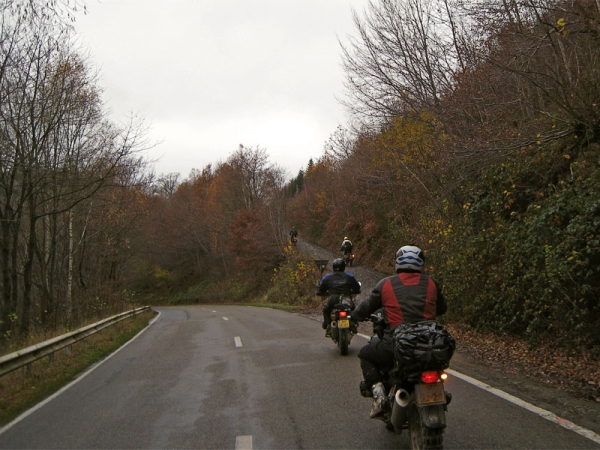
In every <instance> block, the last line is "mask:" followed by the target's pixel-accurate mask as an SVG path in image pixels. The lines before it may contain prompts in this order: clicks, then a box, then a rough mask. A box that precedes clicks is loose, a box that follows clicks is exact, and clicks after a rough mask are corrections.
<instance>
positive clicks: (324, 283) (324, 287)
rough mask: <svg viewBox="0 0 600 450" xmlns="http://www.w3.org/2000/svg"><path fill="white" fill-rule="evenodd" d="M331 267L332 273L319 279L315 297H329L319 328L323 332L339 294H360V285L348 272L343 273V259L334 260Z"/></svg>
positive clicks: (329, 320) (344, 267) (328, 322)
mask: <svg viewBox="0 0 600 450" xmlns="http://www.w3.org/2000/svg"><path fill="white" fill-rule="evenodd" d="M332 267H333V272H331V273H328V274H327V275H325V276H324V277H323V278H321V281H320V282H319V289H318V290H317V295H319V296H321V297H324V296H327V295H329V299H328V300H327V302H325V304H324V305H323V323H322V324H321V326H322V327H323V329H324V330H327V328H328V326H329V324H330V323H331V310H332V309H333V307H334V306H335V305H336V303H338V302H339V300H340V294H342V295H348V296H350V295H354V294H360V283H359V282H358V280H357V279H356V278H355V277H354V275H352V274H351V273H350V272H345V269H346V263H345V262H344V260H343V259H341V258H337V259H335V260H334V261H333V264H332ZM326 336H327V334H326Z"/></svg>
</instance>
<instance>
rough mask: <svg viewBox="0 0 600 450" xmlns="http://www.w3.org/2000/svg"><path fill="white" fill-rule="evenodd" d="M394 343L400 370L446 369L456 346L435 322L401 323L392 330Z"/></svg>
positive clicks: (446, 332) (445, 331) (448, 334)
mask: <svg viewBox="0 0 600 450" xmlns="http://www.w3.org/2000/svg"><path fill="white" fill-rule="evenodd" d="M393 342H394V356H395V358H396V359H397V360H398V362H399V363H400V364H399V366H400V369H401V370H402V371H403V372H407V371H423V370H443V369H447V368H448V366H449V365H450V359H451V358H452V355H453V354H454V350H455V348H456V341H455V340H454V338H453V337H452V336H450V333H448V331H447V330H446V329H445V328H444V327H443V326H441V325H438V324H437V323H436V322H435V321H424V322H417V323H412V324H404V323H401V324H400V325H398V326H397V327H396V328H395V329H394V334H393Z"/></svg>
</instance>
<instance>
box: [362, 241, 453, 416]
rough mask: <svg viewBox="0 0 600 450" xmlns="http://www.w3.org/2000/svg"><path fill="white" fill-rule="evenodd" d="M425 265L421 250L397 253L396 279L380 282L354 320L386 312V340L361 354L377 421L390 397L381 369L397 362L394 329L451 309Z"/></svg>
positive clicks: (404, 249)
mask: <svg viewBox="0 0 600 450" xmlns="http://www.w3.org/2000/svg"><path fill="white" fill-rule="evenodd" d="M424 264H425V255H424V253H423V250H421V249H420V248H419V247H417V246H415V245H405V246H403V247H400V249H399V250H398V252H396V264H395V267H396V275H392V276H390V277H386V278H384V279H382V280H380V281H379V283H377V285H376V286H375V288H374V289H373V291H372V293H371V295H370V296H369V297H368V298H367V299H366V300H364V301H363V302H361V303H360V305H358V307H357V308H356V310H355V311H354V313H353V314H352V318H353V319H356V320H358V321H361V320H367V319H368V318H369V316H370V315H371V314H373V313H374V312H375V311H377V310H378V309H379V308H383V309H384V318H385V323H386V328H385V331H384V333H383V340H380V339H379V338H378V337H377V336H374V337H372V338H371V340H370V341H369V343H368V344H367V345H365V346H364V347H363V348H361V349H360V351H359V352H358V357H359V359H360V367H361V369H362V373H363V378H364V386H365V388H366V391H367V392H368V393H369V394H371V395H372V396H373V408H372V409H371V413H370V417H371V418H377V417H379V416H381V414H382V412H383V410H382V402H383V399H384V398H385V395H386V393H385V388H384V386H383V383H382V378H381V368H382V367H391V366H392V364H393V361H394V354H393V343H392V336H393V331H394V327H396V326H397V325H399V324H401V323H415V322H420V321H423V320H435V318H436V317H437V316H439V315H442V314H444V313H445V312H446V310H447V309H448V307H447V305H446V301H445V299H444V296H443V294H442V290H441V288H440V286H439V285H438V283H437V282H436V281H435V280H433V278H431V277H429V276H428V275H425V274H423V273H422V272H423V267H424ZM369 391H370V392H369Z"/></svg>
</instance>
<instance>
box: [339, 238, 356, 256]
mask: <svg viewBox="0 0 600 450" xmlns="http://www.w3.org/2000/svg"><path fill="white" fill-rule="evenodd" d="M353 247H354V246H353V245H352V242H351V241H350V239H348V236H344V240H343V241H342V247H341V248H340V251H341V252H342V253H343V254H344V255H347V254H348V253H352V248H353Z"/></svg>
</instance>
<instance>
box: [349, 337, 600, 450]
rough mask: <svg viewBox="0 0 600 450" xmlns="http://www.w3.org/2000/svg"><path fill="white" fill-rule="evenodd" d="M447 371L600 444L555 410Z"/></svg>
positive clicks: (598, 439) (599, 441)
mask: <svg viewBox="0 0 600 450" xmlns="http://www.w3.org/2000/svg"><path fill="white" fill-rule="evenodd" d="M357 336H360V337H363V338H365V339H367V340H369V339H371V337H370V336H367V335H366V334H362V333H358V334H357ZM446 372H448V373H449V374H451V375H453V376H455V377H456V378H460V379H461V380H463V381H466V382H467V383H470V384H472V385H474V386H477V387H478V388H480V389H484V390H486V391H488V392H489V393H491V394H494V395H496V396H498V397H500V398H502V399H504V400H506V401H508V402H511V403H514V404H515V405H517V406H520V407H521V408H525V409H526V410H528V411H531V412H532V413H534V414H537V415H538V416H540V417H543V418H544V419H546V420H549V421H550V422H554V423H555V424H557V425H560V426H561V427H563V428H566V429H567V430H571V431H574V432H575V433H577V434H579V435H581V436H583V437H586V438H588V439H590V440H592V441H594V442H596V443H598V444H600V435H598V434H596V433H594V432H593V431H592V430H588V429H587V428H583V427H580V426H579V425H576V424H574V423H573V422H571V421H570V420H567V419H563V418H562V417H559V416H557V415H556V414H554V413H553V412H550V411H546V410H545V409H542V408H540V407H538V406H535V405H532V404H531V403H527V402H526V401H525V400H521V399H520V398H518V397H515V396H514V395H510V394H509V393H508V392H504V391H501V390H500V389H496V388H495V387H492V386H490V385H489V384H486V383H484V382H482V381H479V380H477V379H475V378H472V377H470V376H468V375H465V374H462V373H460V372H457V371H456V370H452V369H447V370H446Z"/></svg>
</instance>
